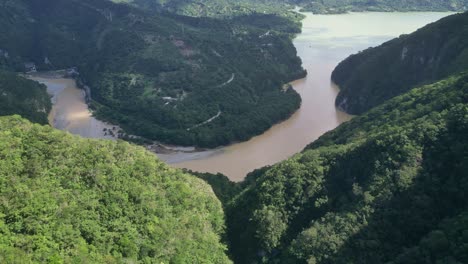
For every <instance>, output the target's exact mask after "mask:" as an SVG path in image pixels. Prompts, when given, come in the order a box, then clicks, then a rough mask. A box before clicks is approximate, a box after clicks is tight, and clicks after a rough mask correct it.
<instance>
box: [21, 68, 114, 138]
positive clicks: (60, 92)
mask: <svg viewBox="0 0 468 264" xmlns="http://www.w3.org/2000/svg"><path fill="white" fill-rule="evenodd" d="M29 78H30V79H32V80H35V81H38V82H40V83H43V84H45V85H46V86H47V92H48V93H49V94H50V95H51V96H52V104H53V105H52V110H51V111H50V114H49V123H50V125H51V126H53V127H55V128H57V129H60V130H64V131H68V132H70V133H72V134H75V135H80V136H82V137H86V138H101V139H115V138H116V137H114V136H112V135H110V134H109V133H107V132H105V131H104V130H106V131H107V130H112V129H113V128H115V129H114V130H113V131H114V132H115V133H114V132H113V133H114V134H117V131H116V130H117V129H118V127H116V126H112V125H109V124H107V123H105V122H102V121H100V120H97V119H96V118H94V117H93V116H92V114H91V112H90V111H89V109H88V105H87V104H86V102H85V92H84V91H83V90H81V89H79V88H78V87H77V86H76V82H75V80H73V79H67V78H60V77H53V76H52V77H51V76H50V74H48V73H45V74H44V75H43V76H42V75H41V74H40V73H39V74H35V75H34V76H30V77H29Z"/></svg>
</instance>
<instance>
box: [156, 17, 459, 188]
mask: <svg viewBox="0 0 468 264" xmlns="http://www.w3.org/2000/svg"><path fill="white" fill-rule="evenodd" d="M447 15H450V13H426V12H424V13H352V14H345V15H312V14H310V13H306V16H307V17H306V19H305V20H304V21H303V29H302V31H303V33H302V34H300V35H299V36H298V37H297V38H296V39H295V40H294V45H295V46H296V49H297V52H298V55H299V56H300V57H301V58H302V61H303V67H304V68H305V69H307V71H308V73H309V75H308V76H307V77H306V78H305V79H301V80H298V81H295V82H293V83H292V84H293V87H294V89H295V90H296V91H297V92H298V93H299V94H300V95H301V97H302V106H301V108H300V109H299V110H298V111H297V112H296V113H295V114H294V115H293V116H292V117H291V118H290V119H288V120H286V121H284V122H282V123H280V124H278V125H275V126H273V127H272V128H271V129H270V130H268V131H267V132H265V133H264V134H262V135H260V136H257V137H254V138H252V139H251V140H249V141H247V142H243V143H239V144H234V145H231V146H228V147H224V148H220V149H216V150H211V151H206V152H201V153H191V154H187V153H178V154H170V155H162V154H161V155H158V156H159V157H160V158H161V159H163V160H166V161H167V162H169V163H172V165H173V166H175V167H179V168H188V169H191V170H195V171H200V172H211V173H216V172H221V173H223V174H225V175H227V176H228V177H229V178H230V179H231V180H234V181H240V180H242V179H243V178H244V177H245V176H246V174H247V173H248V172H250V171H252V170H254V169H257V168H260V167H263V166H265V165H271V164H274V163H276V162H279V161H281V160H284V159H286V158H288V157H290V156H292V155H293V154H295V153H297V152H300V151H301V150H302V149H303V148H304V147H305V146H306V145H308V144H309V143H311V142H312V141H314V140H315V139H317V138H318V137H319V136H321V135H323V134H324V133H325V132H327V131H329V130H331V129H334V128H335V127H337V126H338V125H339V124H341V123H343V122H345V121H347V120H349V119H350V118H351V117H350V116H349V115H347V114H345V113H342V112H340V111H338V110H337V109H336V108H335V105H334V101H335V98H336V95H337V93H338V89H337V87H335V86H334V85H333V84H332V83H331V82H330V76H331V72H332V71H333V69H334V68H335V66H336V65H337V64H338V63H339V62H340V61H341V60H343V59H345V58H346V57H347V56H349V55H351V54H353V53H356V52H358V51H360V50H363V49H366V48H368V47H371V46H377V45H379V44H381V43H383V42H385V41H387V40H390V39H392V38H394V37H397V36H399V35H401V34H406V33H411V32H413V31H415V30H416V29H418V28H420V27H422V26H424V25H426V24H428V23H430V22H434V21H436V20H438V19H440V18H442V17H444V16H447Z"/></svg>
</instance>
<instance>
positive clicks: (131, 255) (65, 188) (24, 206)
mask: <svg viewBox="0 0 468 264" xmlns="http://www.w3.org/2000/svg"><path fill="white" fill-rule="evenodd" d="M223 230H224V219H223V211H222V209H221V204H220V202H219V201H218V200H217V199H216V197H215V196H214V194H213V192H212V190H211V188H210V187H209V186H208V185H207V184H205V183H203V182H202V181H201V180H198V179H196V178H195V177H193V176H191V175H188V174H184V173H182V172H181V171H179V170H175V169H171V168H169V167H168V166H167V165H165V164H163V163H162V162H160V161H159V160H157V158H156V157H155V155H154V154H152V153H149V152H147V151H146V150H145V149H143V148H141V147H136V146H132V145H130V144H128V143H126V142H123V141H117V142H114V141H106V140H90V139H83V138H79V137H76V136H72V135H70V134H67V133H65V132H61V131H58V130H55V129H53V128H51V127H49V126H40V125H37V124H32V123H30V122H27V121H25V120H24V119H21V118H20V117H18V116H13V117H0V263H8V264H9V263H18V264H24V263H230V260H229V259H228V258H227V256H226V254H225V250H226V247H225V246H224V245H223V244H221V243H220V237H221V235H222V233H223Z"/></svg>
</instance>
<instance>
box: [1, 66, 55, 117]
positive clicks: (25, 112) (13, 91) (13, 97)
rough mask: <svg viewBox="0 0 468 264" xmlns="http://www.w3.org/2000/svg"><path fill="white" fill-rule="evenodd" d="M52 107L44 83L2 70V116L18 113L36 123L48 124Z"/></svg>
mask: <svg viewBox="0 0 468 264" xmlns="http://www.w3.org/2000/svg"><path fill="white" fill-rule="evenodd" d="M51 108H52V103H51V101H50V97H49V95H48V94H47V91H46V87H45V86H44V85H42V84H39V83H37V82H34V81H31V80H28V79H26V78H24V77H21V76H18V75H17V74H14V73H9V72H5V71H2V70H0V116H4V115H13V114H17V115H21V116H22V117H24V118H26V119H28V120H30V121H31V122H34V123H39V124H48V123H49V121H48V120H47V116H48V114H49V112H50V109H51Z"/></svg>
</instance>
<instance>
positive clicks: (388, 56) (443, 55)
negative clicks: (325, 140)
mask: <svg viewBox="0 0 468 264" xmlns="http://www.w3.org/2000/svg"><path fill="white" fill-rule="evenodd" d="M466 25H468V13H463V14H457V15H452V16H449V17H446V18H443V19H441V20H440V21H439V22H437V23H432V24H429V25H427V26H425V27H424V28H422V29H420V30H418V31H416V32H414V33H412V34H410V35H403V36H400V37H399V38H397V39H393V40H391V41H389V42H386V43H384V44H382V45H381V46H378V47H376V48H370V49H367V50H365V51H362V52H360V53H358V54H355V55H352V56H350V57H349V58H347V59H346V60H344V61H343V62H341V63H340V64H339V65H338V67H337V68H336V69H335V70H334V72H333V74H332V79H333V81H334V82H335V83H337V84H338V85H339V86H340V89H341V91H340V94H339V95H338V98H337V100H336V104H337V106H339V107H340V108H342V109H343V110H345V111H346V112H349V113H352V114H360V113H363V112H365V111H367V110H369V109H370V108H372V107H374V106H377V105H379V104H381V103H383V102H385V101H386V100H388V99H390V98H392V97H394V96H397V95H399V94H402V93H404V92H406V91H408V90H410V89H411V88H413V87H414V86H418V85H421V84H427V83H431V82H434V81H436V80H440V79H442V78H445V77H448V76H450V75H451V74H454V73H459V72H461V71H464V70H466V69H468V37H467V36H468V28H467V27H466Z"/></svg>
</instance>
